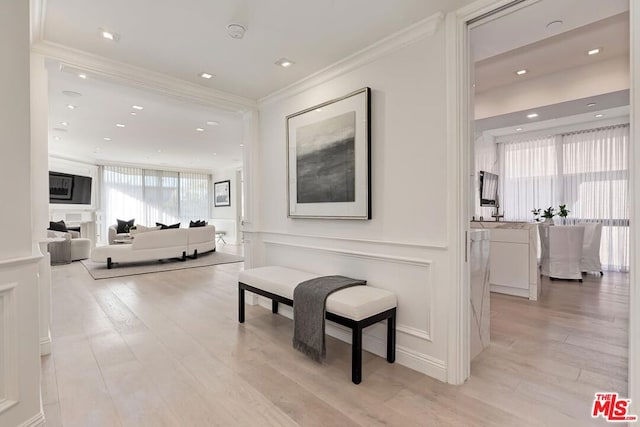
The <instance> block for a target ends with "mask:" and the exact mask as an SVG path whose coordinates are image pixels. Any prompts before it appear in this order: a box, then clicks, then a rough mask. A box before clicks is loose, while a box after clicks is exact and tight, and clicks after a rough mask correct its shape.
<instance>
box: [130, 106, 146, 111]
mask: <svg viewBox="0 0 640 427" xmlns="http://www.w3.org/2000/svg"><path fill="white" fill-rule="evenodd" d="M131 108H133V109H134V110H144V107H143V106H142V105H132V106H131Z"/></svg>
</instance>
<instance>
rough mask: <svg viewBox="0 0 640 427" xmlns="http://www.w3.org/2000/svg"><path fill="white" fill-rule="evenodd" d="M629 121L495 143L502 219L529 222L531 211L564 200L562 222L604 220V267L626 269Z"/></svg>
mask: <svg viewBox="0 0 640 427" xmlns="http://www.w3.org/2000/svg"><path fill="white" fill-rule="evenodd" d="M628 153H629V125H621V126H612V127H607V128H601V129H592V130H585V131H581V132H574V133H568V134H562V135H553V136H548V137H542V138H536V139H531V140H524V141H522V140H520V141H514V142H505V143H502V144H500V145H499V158H500V171H501V174H500V175H501V189H500V190H501V191H500V194H501V195H502V197H501V206H502V209H503V211H504V215H505V219H506V220H511V221H531V220H532V218H533V216H532V214H531V210H532V209H534V208H542V209H546V208H548V207H549V206H552V207H554V208H555V209H556V211H557V209H558V205H560V204H566V205H567V209H569V210H570V211H571V213H570V214H569V217H568V219H567V221H565V223H566V224H575V223H577V222H580V221H595V222H599V223H601V224H602V226H603V228H602V243H601V246H600V259H601V261H602V264H603V268H604V269H606V270H614V271H628V269H629V206H628V198H629V196H628V192H629V190H628V182H629V158H628Z"/></svg>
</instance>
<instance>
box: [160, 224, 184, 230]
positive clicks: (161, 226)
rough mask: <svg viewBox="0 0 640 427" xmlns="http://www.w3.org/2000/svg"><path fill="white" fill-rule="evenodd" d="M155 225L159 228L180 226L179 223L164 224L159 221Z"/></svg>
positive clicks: (165, 228)
mask: <svg viewBox="0 0 640 427" xmlns="http://www.w3.org/2000/svg"><path fill="white" fill-rule="evenodd" d="M156 226H158V227H160V230H168V229H170V228H180V223H177V224H171V225H165V224H163V223H161V222H156Z"/></svg>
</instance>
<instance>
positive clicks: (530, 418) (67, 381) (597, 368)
mask: <svg viewBox="0 0 640 427" xmlns="http://www.w3.org/2000/svg"><path fill="white" fill-rule="evenodd" d="M225 249H226V250H227V251H231V252H233V251H236V252H237V251H239V249H238V248H237V247H234V246H232V245H227V246H226V247H225ZM242 268H243V264H242V263H236V264H226V265H218V266H212V267H203V268H197V269H188V270H179V271H171V272H164V273H156V274H146V275H140V276H130V277H122V278H115V279H107V280H93V279H92V278H91V277H90V276H89V275H88V274H87V272H86V271H85V269H84V267H83V266H82V265H81V264H80V263H77V262H76V263H73V264H70V265H66V266H57V267H54V268H53V325H52V335H53V352H52V354H51V355H50V356H47V357H44V358H43V359H42V371H43V403H44V409H45V415H46V418H47V425H48V426H65V427H71V426H83V427H86V426H91V427H95V426H165V425H166V426H190V427H191V426H213V425H221V426H230V425H242V426H245V425H246V426H262V425H273V426H289V425H291V426H293V425H305V426H320V425H322V426H351V425H363V426H375V425H398V426H411V425H421V426H439V425H443V426H447V425H456V426H476V425H477V426H485V425H501V426H529V425H550V426H574V425H575V426H585V425H604V424H605V423H604V422H603V421H601V420H598V421H594V420H592V419H591V418H590V408H591V403H592V400H593V394H594V393H595V392H596V391H618V392H620V393H622V394H623V395H626V390H627V384H626V378H627V313H628V309H627V307H628V284H627V280H628V277H627V275H625V274H614V273H608V274H605V276H604V278H602V279H601V278H600V277H596V276H588V277H587V278H586V279H585V282H584V283H582V284H578V283H571V282H559V281H558V282H547V281H544V284H543V286H544V287H543V296H542V299H541V300H540V301H539V302H537V303H534V302H529V301H527V300H525V299H521V298H516V297H508V296H504V295H496V294H492V298H491V304H492V306H491V322H492V327H491V334H492V336H491V339H492V343H491V346H490V347H489V348H488V349H487V350H485V351H484V352H483V353H482V354H481V355H480V356H478V358H476V360H474V362H473V363H472V368H471V372H472V376H471V378H469V380H468V381H467V382H466V383H465V384H464V385H462V386H452V385H447V384H443V383H440V382H438V381H436V380H434V379H431V378H429V377H426V376H424V375H421V374H419V373H417V372H415V371H412V370H410V369H408V368H405V367H403V366H400V365H398V364H393V365H391V364H388V363H386V361H385V360H384V359H383V358H380V357H376V356H373V355H371V354H369V353H365V355H364V358H363V382H362V384H361V385H359V386H356V385H354V384H352V383H351V381H350V372H351V371H350V346H349V345H347V344H345V343H342V342H340V341H337V340H335V339H332V338H329V339H328V342H327V346H328V348H327V356H328V358H327V361H326V363H324V364H322V365H319V364H316V363H314V362H312V361H310V360H309V359H307V358H305V357H304V356H303V355H302V354H300V353H298V352H297V351H295V350H293V349H292V347H291V336H292V322H291V321H290V320H288V319H286V318H284V317H282V316H277V315H272V314H271V312H270V311H269V310H267V309H264V308H261V307H248V309H247V322H246V323H245V324H244V325H240V324H238V322H237V312H236V310H237V306H236V304H237V274H238V272H239V271H240V270H241V269H242Z"/></svg>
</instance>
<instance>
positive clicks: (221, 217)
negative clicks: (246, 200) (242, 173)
mask: <svg viewBox="0 0 640 427" xmlns="http://www.w3.org/2000/svg"><path fill="white" fill-rule="evenodd" d="M226 180H229V181H230V183H229V185H230V191H231V206H218V207H216V206H215V203H214V202H213V197H212V202H211V218H212V220H211V221H209V222H210V223H211V224H213V225H215V226H216V231H224V232H225V233H226V234H225V236H224V240H225V242H227V243H231V244H236V243H238V240H239V239H238V230H239V224H238V217H239V210H240V202H241V201H240V193H239V192H238V187H239V182H238V168H233V169H226V170H220V171H215V172H213V182H212V185H213V183H216V182H220V181H226ZM212 191H213V187H212Z"/></svg>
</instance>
